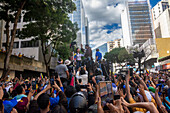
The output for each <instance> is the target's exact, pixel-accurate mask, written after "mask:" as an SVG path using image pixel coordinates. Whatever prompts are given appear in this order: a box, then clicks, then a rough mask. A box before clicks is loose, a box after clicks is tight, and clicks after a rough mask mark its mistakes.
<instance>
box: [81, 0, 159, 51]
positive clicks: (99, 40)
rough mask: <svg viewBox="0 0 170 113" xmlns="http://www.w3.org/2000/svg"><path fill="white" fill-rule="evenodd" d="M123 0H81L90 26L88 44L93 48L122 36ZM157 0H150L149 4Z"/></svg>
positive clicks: (152, 4)
mask: <svg viewBox="0 0 170 113" xmlns="http://www.w3.org/2000/svg"><path fill="white" fill-rule="evenodd" d="M123 1H124V0H83V4H84V7H85V13H86V16H87V17H88V19H89V26H90V46H91V47H92V49H95V48H97V47H99V46H101V45H103V44H105V43H106V42H108V41H111V40H115V39H118V38H122V29H121V22H120V20H121V19H120V14H121V12H122V10H123V9H124V5H123ZM158 1H161V0H150V3H151V6H152V7H153V6H155V5H156V4H157V2H158Z"/></svg>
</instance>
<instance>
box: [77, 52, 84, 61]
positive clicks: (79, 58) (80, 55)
mask: <svg viewBox="0 0 170 113" xmlns="http://www.w3.org/2000/svg"><path fill="white" fill-rule="evenodd" d="M83 56H84V55H83V54H80V53H76V60H78V61H81V57H83Z"/></svg>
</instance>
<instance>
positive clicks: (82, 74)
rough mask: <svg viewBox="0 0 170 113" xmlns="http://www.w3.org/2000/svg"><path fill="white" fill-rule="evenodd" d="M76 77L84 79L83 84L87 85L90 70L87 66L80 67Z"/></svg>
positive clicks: (80, 79)
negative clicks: (88, 70)
mask: <svg viewBox="0 0 170 113" xmlns="http://www.w3.org/2000/svg"><path fill="white" fill-rule="evenodd" d="M76 78H77V79H78V80H79V82H80V81H82V84H83V85H85V84H87V82H88V72H87V70H86V66H81V67H79V69H78V71H77V73H76Z"/></svg>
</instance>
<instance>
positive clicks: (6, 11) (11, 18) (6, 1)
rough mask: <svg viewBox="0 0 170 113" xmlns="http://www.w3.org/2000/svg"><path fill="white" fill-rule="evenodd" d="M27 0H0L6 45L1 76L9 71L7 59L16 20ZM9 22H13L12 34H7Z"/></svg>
mask: <svg viewBox="0 0 170 113" xmlns="http://www.w3.org/2000/svg"><path fill="white" fill-rule="evenodd" d="M27 1H28V0H0V20H4V21H5V22H6V24H5V28H6V45H5V51H6V53H5V54H6V55H5V59H4V69H3V74H2V77H1V78H5V77H6V76H7V75H8V73H9V72H10V68H9V61H10V56H11V54H12V49H13V44H14V39H15V34H16V29H17V22H18V19H19V16H20V15H21V11H22V10H23V8H24V6H25V4H26V2H27ZM10 22H12V23H14V24H13V29H12V34H11V36H10V34H9V28H10Z"/></svg>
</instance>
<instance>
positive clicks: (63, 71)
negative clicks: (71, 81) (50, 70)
mask: <svg viewBox="0 0 170 113" xmlns="http://www.w3.org/2000/svg"><path fill="white" fill-rule="evenodd" d="M66 71H68V68H67V66H66V65H64V64H59V65H57V66H56V68H55V72H57V73H58V75H59V76H60V78H67V74H66Z"/></svg>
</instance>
